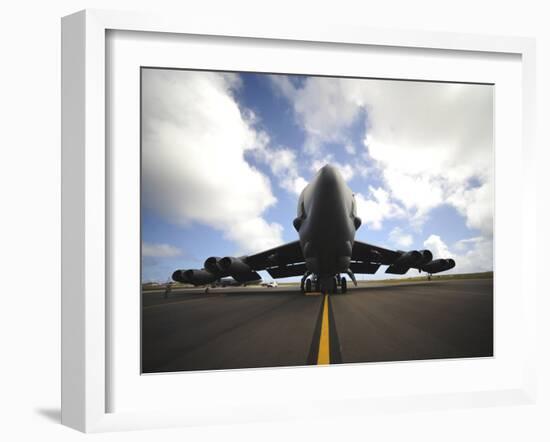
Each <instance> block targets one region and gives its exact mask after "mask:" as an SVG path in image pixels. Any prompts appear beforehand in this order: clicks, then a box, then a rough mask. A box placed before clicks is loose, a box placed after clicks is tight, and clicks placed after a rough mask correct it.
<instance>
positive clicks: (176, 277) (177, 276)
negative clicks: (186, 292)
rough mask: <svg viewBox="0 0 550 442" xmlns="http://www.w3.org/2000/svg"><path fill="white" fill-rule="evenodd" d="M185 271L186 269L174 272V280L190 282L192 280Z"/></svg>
mask: <svg viewBox="0 0 550 442" xmlns="http://www.w3.org/2000/svg"><path fill="white" fill-rule="evenodd" d="M185 272H186V270H176V271H175V272H174V273H172V280H174V281H176V282H182V283H186V284H189V283H190V282H191V281H189V280H187V278H186V277H185Z"/></svg>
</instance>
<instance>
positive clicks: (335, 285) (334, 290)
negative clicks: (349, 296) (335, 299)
mask: <svg viewBox="0 0 550 442" xmlns="http://www.w3.org/2000/svg"><path fill="white" fill-rule="evenodd" d="M330 293H331V294H332V293H334V294H336V293H338V279H337V278H333V279H332V290H331V291H330Z"/></svg>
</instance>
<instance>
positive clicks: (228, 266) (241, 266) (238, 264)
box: [218, 256, 252, 275]
mask: <svg viewBox="0 0 550 442" xmlns="http://www.w3.org/2000/svg"><path fill="white" fill-rule="evenodd" d="M218 267H219V268H220V270H222V271H223V272H227V273H229V274H230V275H235V274H238V273H248V272H251V271H252V269H251V268H250V266H249V265H248V264H246V263H245V262H244V261H243V260H242V258H234V257H232V256H226V257H225V258H222V259H220V260H219V261H218Z"/></svg>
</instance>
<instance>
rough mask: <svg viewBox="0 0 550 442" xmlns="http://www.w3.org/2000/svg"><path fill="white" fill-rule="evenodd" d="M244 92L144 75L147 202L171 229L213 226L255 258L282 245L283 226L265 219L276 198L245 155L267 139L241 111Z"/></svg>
mask: <svg viewBox="0 0 550 442" xmlns="http://www.w3.org/2000/svg"><path fill="white" fill-rule="evenodd" d="M239 87H240V80H239V77H238V76H236V75H232V74H221V73H213V72H192V71H177V70H157V69H146V70H144V71H143V75H142V105H143V106H142V123H143V125H142V201H143V204H144V206H145V207H147V208H150V209H152V210H154V211H155V212H156V213H158V214H159V215H160V216H162V217H164V218H165V219H168V220H169V221H171V222H174V223H176V224H180V225H189V224H191V223H200V224H203V225H207V226H210V227H213V228H215V229H218V230H220V231H222V232H223V233H224V235H225V236H226V237H227V238H229V239H231V240H233V241H235V242H236V244H237V245H238V247H239V248H240V249H241V250H243V251H245V252H252V251H257V250H254V247H256V246H257V245H258V244H263V245H265V246H275V245H277V244H280V243H281V239H282V227H281V226H280V225H279V224H276V223H268V222H267V221H266V220H265V219H264V218H262V213H263V212H264V210H266V209H267V208H268V207H270V206H272V205H273V204H275V202H276V199H275V197H274V195H273V193H272V191H271V187H270V183H269V180H268V179H267V178H266V177H265V176H264V175H262V174H261V173H260V172H259V171H258V170H256V169H254V168H253V167H251V166H250V165H249V164H248V163H247V162H246V161H245V159H244V154H245V152H246V151H250V150H253V149H257V148H259V147H262V146H264V145H265V143H266V137H265V135H264V134H262V133H261V132H260V131H257V130H255V129H254V115H253V114H251V113H250V112H244V111H241V109H240V108H239V106H238V103H237V102H236V100H235V98H234V93H235V91H236V90H237V89H238V88H239ZM244 225H246V226H247V227H248V230H247V232H246V234H243V233H242V232H241V229H242V226H244Z"/></svg>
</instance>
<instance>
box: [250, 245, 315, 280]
mask: <svg viewBox="0 0 550 442" xmlns="http://www.w3.org/2000/svg"><path fill="white" fill-rule="evenodd" d="M245 261H246V263H247V264H248V265H249V266H250V267H251V268H252V269H253V270H256V271H257V270H266V271H267V272H268V273H269V274H270V275H271V277H272V278H287V277H289V276H302V275H303V274H304V273H305V271H306V265H305V260H304V255H303V254H302V248H301V246H300V242H299V241H293V242H289V243H287V244H283V245H282V246H278V247H274V248H273V249H269V250H266V251H265V252H260V253H256V254H254V255H249V256H247V257H246V259H245Z"/></svg>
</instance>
